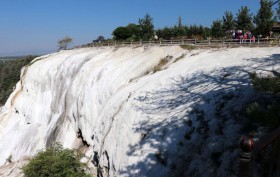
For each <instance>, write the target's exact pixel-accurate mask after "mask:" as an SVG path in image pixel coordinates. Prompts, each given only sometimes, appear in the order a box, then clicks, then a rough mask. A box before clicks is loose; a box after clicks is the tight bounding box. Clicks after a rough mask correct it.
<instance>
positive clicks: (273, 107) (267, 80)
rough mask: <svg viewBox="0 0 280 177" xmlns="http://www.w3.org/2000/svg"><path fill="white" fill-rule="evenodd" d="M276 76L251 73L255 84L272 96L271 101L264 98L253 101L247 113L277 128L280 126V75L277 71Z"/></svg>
mask: <svg viewBox="0 0 280 177" xmlns="http://www.w3.org/2000/svg"><path fill="white" fill-rule="evenodd" d="M274 73H275V75H276V77H259V76H257V74H256V73H251V74H250V78H251V80H252V83H253V86H254V87H255V88H256V89H258V90H260V91H262V92H265V93H267V94H268V95H270V96H272V99H270V100H269V101H270V102H269V103H267V102H263V101H262V100H260V101H259V103H257V102H253V103H251V104H250V105H248V106H247V108H246V113H247V115H248V116H249V117H250V118H251V119H252V120H255V121H257V122H259V123H261V124H262V125H264V126H268V127H270V128H276V127H278V126H280V102H279V99H278V98H277V95H275V94H278V93H280V76H279V73H277V72H275V71H274Z"/></svg>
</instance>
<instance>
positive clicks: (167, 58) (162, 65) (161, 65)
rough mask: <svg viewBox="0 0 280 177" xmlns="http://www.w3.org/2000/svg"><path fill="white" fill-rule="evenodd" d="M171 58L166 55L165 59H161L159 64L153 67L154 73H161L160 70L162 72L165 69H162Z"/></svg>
mask: <svg viewBox="0 0 280 177" xmlns="http://www.w3.org/2000/svg"><path fill="white" fill-rule="evenodd" d="M172 58H173V57H172V56H170V55H167V56H166V57H164V58H161V59H160V61H159V63H158V64H157V65H156V66H155V67H154V72H157V71H161V70H164V69H166V68H164V66H165V65H166V64H167V63H168V62H169V61H170V60H171V59H172Z"/></svg>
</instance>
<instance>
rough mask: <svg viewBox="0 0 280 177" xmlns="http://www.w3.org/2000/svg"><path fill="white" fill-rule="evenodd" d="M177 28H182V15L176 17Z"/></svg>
mask: <svg viewBox="0 0 280 177" xmlns="http://www.w3.org/2000/svg"><path fill="white" fill-rule="evenodd" d="M178 28H182V17H181V16H179V17H178Z"/></svg>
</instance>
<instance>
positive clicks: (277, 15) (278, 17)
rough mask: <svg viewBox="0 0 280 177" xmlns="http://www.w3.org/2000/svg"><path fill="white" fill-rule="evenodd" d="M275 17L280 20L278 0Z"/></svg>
mask: <svg viewBox="0 0 280 177" xmlns="http://www.w3.org/2000/svg"><path fill="white" fill-rule="evenodd" d="M276 19H278V21H280V1H279V2H278V8H276Z"/></svg>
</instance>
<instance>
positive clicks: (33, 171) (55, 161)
mask: <svg viewBox="0 0 280 177" xmlns="http://www.w3.org/2000/svg"><path fill="white" fill-rule="evenodd" d="M22 170H23V173H24V175H25V177H38V176H54V177H55V176H57V177H58V176H60V177H72V176H73V177H74V176H75V177H90V175H89V174H87V173H86V172H85V165H84V164H83V163H81V162H80V161H79V159H78V157H77V155H75V153H74V151H73V150H69V149H63V148H62V146H61V145H59V144H55V145H54V146H53V147H51V148H48V149H47V150H46V151H42V152H39V153H38V154H37V155H36V156H35V157H34V158H33V159H31V160H30V162H29V163H28V164H27V165H25V166H24V167H23V168H22Z"/></svg>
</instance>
